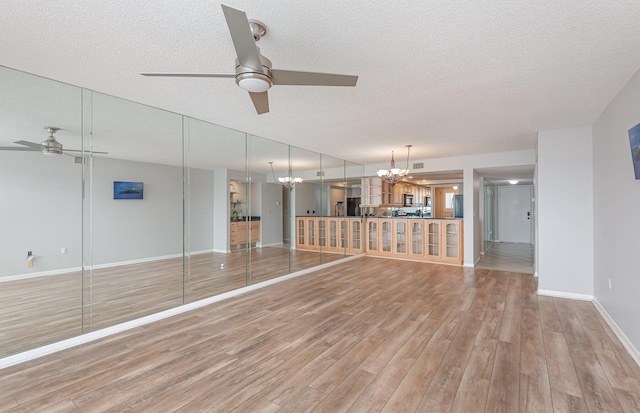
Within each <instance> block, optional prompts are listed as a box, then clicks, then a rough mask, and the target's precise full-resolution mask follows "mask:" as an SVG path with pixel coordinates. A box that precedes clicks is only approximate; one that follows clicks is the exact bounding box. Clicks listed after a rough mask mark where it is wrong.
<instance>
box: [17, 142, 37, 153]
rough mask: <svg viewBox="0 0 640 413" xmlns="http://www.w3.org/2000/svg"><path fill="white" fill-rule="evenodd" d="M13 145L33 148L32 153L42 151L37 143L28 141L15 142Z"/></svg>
mask: <svg viewBox="0 0 640 413" xmlns="http://www.w3.org/2000/svg"><path fill="white" fill-rule="evenodd" d="M13 143H17V144H18V145H24V146H28V147H29V148H33V150H34V151H40V150H42V145H40V144H39V143H35V142H29V141H15V142H13Z"/></svg>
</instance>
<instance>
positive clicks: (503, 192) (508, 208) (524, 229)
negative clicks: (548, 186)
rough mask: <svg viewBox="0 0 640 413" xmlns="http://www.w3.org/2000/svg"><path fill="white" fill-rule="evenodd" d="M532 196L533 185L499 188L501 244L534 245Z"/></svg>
mask: <svg viewBox="0 0 640 413" xmlns="http://www.w3.org/2000/svg"><path fill="white" fill-rule="evenodd" d="M532 196H533V187H532V186H531V185H511V186H501V187H500V188H499V198H498V210H499V214H498V219H499V221H498V226H499V228H500V242H524V243H529V244H530V243H532V238H531V233H532V227H533V225H532V222H533V221H532V215H533V205H532V202H531V199H532Z"/></svg>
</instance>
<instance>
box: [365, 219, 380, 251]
mask: <svg viewBox="0 0 640 413" xmlns="http://www.w3.org/2000/svg"><path fill="white" fill-rule="evenodd" d="M366 223H367V252H371V254H375V253H376V252H378V220H377V219H367V221H366Z"/></svg>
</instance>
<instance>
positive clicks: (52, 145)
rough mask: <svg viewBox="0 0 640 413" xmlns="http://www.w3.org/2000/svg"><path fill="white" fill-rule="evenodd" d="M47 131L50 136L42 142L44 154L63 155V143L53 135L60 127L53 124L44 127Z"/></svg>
mask: <svg viewBox="0 0 640 413" xmlns="http://www.w3.org/2000/svg"><path fill="white" fill-rule="evenodd" d="M44 128H45V129H46V130H47V132H49V137H48V138H47V140H45V141H43V142H41V143H40V145H42V150H41V152H42V154H43V155H62V144H61V143H60V142H58V141H57V140H56V138H55V137H54V136H53V134H54V133H56V132H57V131H58V130H59V129H58V128H54V127H52V126H45V127H44Z"/></svg>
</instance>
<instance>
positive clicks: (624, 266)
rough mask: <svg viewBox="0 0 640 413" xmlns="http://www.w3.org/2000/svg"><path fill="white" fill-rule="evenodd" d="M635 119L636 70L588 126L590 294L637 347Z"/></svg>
mask: <svg viewBox="0 0 640 413" xmlns="http://www.w3.org/2000/svg"><path fill="white" fill-rule="evenodd" d="M638 123H640V74H639V73H636V74H635V75H634V76H633V77H632V78H631V80H630V81H629V83H628V84H627V85H626V86H625V87H624V88H623V89H622V91H621V92H620V93H619V94H618V96H616V97H615V98H614V99H613V101H612V102H611V103H610V104H609V106H608V107H607V108H606V109H605V111H604V112H603V113H602V115H601V116H600V118H599V119H598V120H597V121H596V123H595V124H594V126H593V152H594V179H593V184H594V251H595V254H594V273H595V276H594V289H595V298H596V300H597V301H598V302H599V303H600V304H601V305H602V306H603V307H604V309H605V310H606V311H607V313H608V314H609V315H610V316H611V317H612V318H613V320H614V321H615V323H616V324H617V325H618V326H619V327H620V328H621V329H622V331H623V332H624V334H625V335H626V336H627V338H628V339H629V340H630V341H631V343H632V344H633V345H634V346H635V348H636V349H640V322H638V320H639V319H640V300H639V299H638V293H639V292H640V270H639V268H640V266H639V265H638V264H639V262H640V261H639V259H638V252H639V251H640V250H639V248H638V246H639V245H640V242H639V241H638V240H639V238H640V215H639V214H638V211H640V180H635V178H634V173H633V167H632V163H631V152H630V146H629V135H628V130H629V129H630V128H631V127H633V126H635V125H637V124H638ZM609 278H611V290H609Z"/></svg>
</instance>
